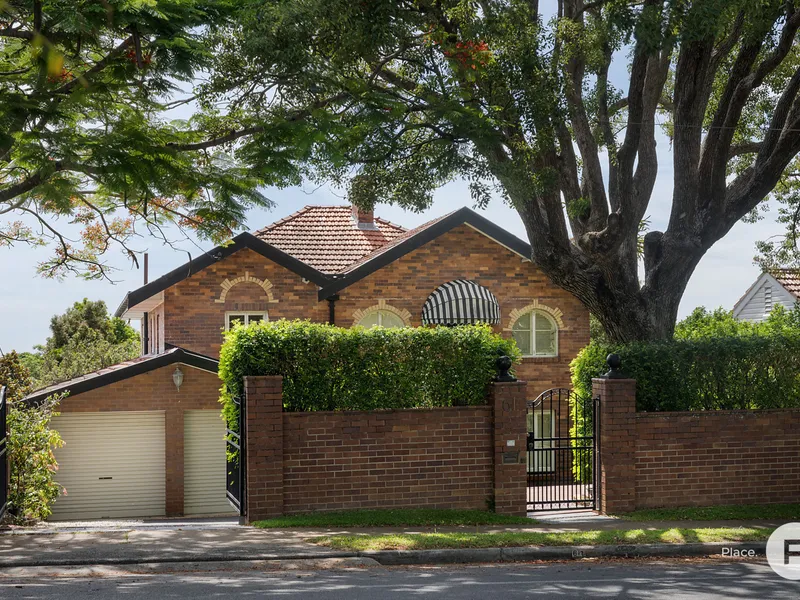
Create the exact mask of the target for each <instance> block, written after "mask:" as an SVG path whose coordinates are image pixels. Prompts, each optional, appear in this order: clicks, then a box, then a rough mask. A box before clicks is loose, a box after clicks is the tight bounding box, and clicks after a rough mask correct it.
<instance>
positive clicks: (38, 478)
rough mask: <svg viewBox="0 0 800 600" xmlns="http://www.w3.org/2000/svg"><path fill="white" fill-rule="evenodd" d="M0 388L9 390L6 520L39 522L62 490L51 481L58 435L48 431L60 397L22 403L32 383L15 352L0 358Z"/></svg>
mask: <svg viewBox="0 0 800 600" xmlns="http://www.w3.org/2000/svg"><path fill="white" fill-rule="evenodd" d="M0 386H6V387H7V388H8V396H7V399H8V431H9V436H8V461H9V466H10V471H11V476H10V478H9V483H10V485H9V490H8V501H9V502H8V513H7V517H8V518H9V519H10V520H13V521H16V522H18V523H25V522H31V521H40V520H42V519H46V518H47V517H49V516H50V513H51V512H52V511H51V508H50V506H51V505H52V503H53V501H54V500H55V499H56V498H57V497H58V495H59V493H61V489H62V488H61V486H60V485H59V484H58V483H56V482H55V481H54V477H55V473H56V470H57V468H58V466H57V464H56V460H55V456H54V455H53V449H54V448H58V447H60V446H61V445H62V441H61V437H60V436H59V435H58V432H57V431H55V430H53V429H50V420H51V419H52V417H53V416H55V415H56V414H58V413H56V412H55V410H56V407H57V406H58V402H59V400H60V399H61V397H50V398H48V399H47V400H45V401H44V402H42V403H40V404H39V405H36V406H31V405H28V404H25V403H24V402H22V401H21V399H22V398H23V397H24V396H25V395H26V394H27V393H28V392H30V387H31V382H30V376H29V374H28V371H27V369H26V368H25V367H24V366H23V365H22V363H21V362H20V360H19V356H18V355H17V353H16V352H10V353H9V354H6V355H5V356H3V357H2V358H0Z"/></svg>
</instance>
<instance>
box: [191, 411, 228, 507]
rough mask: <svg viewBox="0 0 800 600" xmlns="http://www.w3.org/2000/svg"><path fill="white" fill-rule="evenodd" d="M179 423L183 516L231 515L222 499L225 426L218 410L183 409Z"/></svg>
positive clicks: (224, 500) (223, 496)
mask: <svg viewBox="0 0 800 600" xmlns="http://www.w3.org/2000/svg"><path fill="white" fill-rule="evenodd" d="M183 424H184V434H183V444H184V446H183V460H184V465H183V476H184V480H183V490H184V492H183V493H184V501H183V502H184V507H183V512H184V514H186V515H219V514H230V515H232V514H235V513H234V510H233V508H232V507H231V505H230V504H229V503H228V500H227V499H226V497H225V473H226V469H227V464H226V461H225V423H224V421H223V420H222V419H221V418H220V411H219V410H187V411H186V412H185V413H184V416H183Z"/></svg>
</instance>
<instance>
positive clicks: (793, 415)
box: [602, 410, 800, 508]
mask: <svg viewBox="0 0 800 600" xmlns="http://www.w3.org/2000/svg"><path fill="white" fill-rule="evenodd" d="M635 424H636V430H635V431H636V457H635V469H636V476H635V480H636V505H637V507H638V508H647V507H662V506H666V507H669V506H703V505H713V504H762V503H763V504H767V503H780V502H794V501H796V500H797V498H799V497H800V410H765V411H708V412H676V413H637V414H636V418H635ZM602 427H604V428H605V423H603V425H602Z"/></svg>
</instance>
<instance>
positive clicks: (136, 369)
mask: <svg viewBox="0 0 800 600" xmlns="http://www.w3.org/2000/svg"><path fill="white" fill-rule="evenodd" d="M175 363H182V364H185V365H189V366H190V367H195V368H197V369H201V370H203V371H208V372H209V373H216V372H217V371H218V370H219V361H218V360H215V359H213V358H210V357H208V356H204V355H202V354H195V353H194V352H189V351H188V350H184V349H183V348H175V349H174V350H170V351H168V352H165V353H163V354H155V355H153V356H152V358H148V359H146V360H142V361H139V362H135V363H132V364H130V365H127V366H125V367H120V368H119V369H115V370H112V371H109V372H107V373H103V374H102V375H97V376H96V377H87V378H85V379H80V378H78V379H77V380H75V379H73V380H71V381H65V382H63V383H61V384H56V385H52V386H48V387H46V388H44V389H42V390H39V391H36V392H33V393H32V394H29V395H28V396H26V397H25V398H24V399H23V401H24V402H27V403H31V404H35V403H37V402H41V401H42V400H44V399H45V398H47V397H48V396H52V395H53V394H60V393H62V392H65V391H69V394H70V397H71V396H76V395H78V394H82V393H84V392H88V391H91V390H96V389H97V388H101V387H103V386H106V385H110V384H112V383H117V382H118V381H123V380H125V379H129V378H131V377H136V376H137V375H142V374H144V373H148V372H150V371H153V370H155V369H160V368H161V367H166V366H167V365H172V364H175Z"/></svg>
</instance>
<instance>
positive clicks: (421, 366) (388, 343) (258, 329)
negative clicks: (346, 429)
mask: <svg viewBox="0 0 800 600" xmlns="http://www.w3.org/2000/svg"><path fill="white" fill-rule="evenodd" d="M503 354H507V355H508V356H511V357H512V358H513V359H514V360H515V362H516V361H518V360H519V351H518V350H517V347H516V344H515V343H514V341H513V340H511V339H505V338H502V337H501V336H499V335H497V334H495V333H492V331H491V328H490V327H488V326H483V325H475V326H463V327H453V328H447V327H435V328H399V329H384V328H381V327H375V328H372V329H364V328H362V327H354V328H351V329H345V328H341V327H333V326H330V325H324V324H318V323H311V322H308V321H285V320H281V321H274V322H269V323H257V324H253V325H249V326H247V327H241V326H238V327H235V328H234V329H233V330H231V331H230V332H228V333H227V334H226V336H225V342H224V344H223V345H222V350H221V352H220V365H219V375H220V378H221V379H222V381H223V382H224V385H223V388H222V400H221V401H222V402H223V404H224V407H225V408H224V412H225V415H226V417H227V418H228V420H229V423H232V421H231V419H232V418H233V416H234V415H235V405H234V404H233V402H231V398H232V397H236V396H241V395H242V394H243V391H244V390H243V389H242V384H243V378H244V377H245V376H248V375H251V376H252V375H283V377H284V380H283V402H284V410H286V411H317V410H373V409H381V408H421V407H433V406H451V405H454V404H457V405H469V404H484V403H485V402H486V394H487V391H488V385H489V382H490V381H491V380H492V378H493V377H494V375H495V360H496V359H497V357H498V356H499V355H503Z"/></svg>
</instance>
